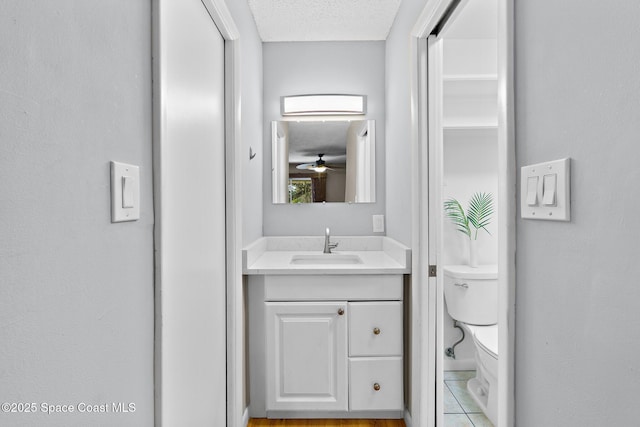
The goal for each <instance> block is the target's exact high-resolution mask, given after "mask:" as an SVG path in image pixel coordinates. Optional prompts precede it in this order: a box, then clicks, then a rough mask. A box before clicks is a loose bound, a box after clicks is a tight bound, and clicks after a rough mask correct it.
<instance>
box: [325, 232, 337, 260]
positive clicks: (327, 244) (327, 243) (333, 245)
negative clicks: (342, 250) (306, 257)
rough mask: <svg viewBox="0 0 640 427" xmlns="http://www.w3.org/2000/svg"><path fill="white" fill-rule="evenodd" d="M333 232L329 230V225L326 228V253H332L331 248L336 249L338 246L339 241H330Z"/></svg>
mask: <svg viewBox="0 0 640 427" xmlns="http://www.w3.org/2000/svg"><path fill="white" fill-rule="evenodd" d="M330 234H331V232H330V231H329V227H327V229H326V230H324V251H323V252H324V253H325V254H330V253H331V249H335V248H337V247H338V244H337V243H329V239H330V238H331V237H330Z"/></svg>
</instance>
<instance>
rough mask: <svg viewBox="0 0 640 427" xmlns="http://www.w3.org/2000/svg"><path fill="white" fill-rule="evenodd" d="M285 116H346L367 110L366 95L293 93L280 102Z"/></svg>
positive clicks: (360, 113) (363, 112)
mask: <svg viewBox="0 0 640 427" xmlns="http://www.w3.org/2000/svg"><path fill="white" fill-rule="evenodd" d="M280 111H281V113H282V115H283V116H344V115H362V114H365V113H366V112H367V97H366V96H365V95H293V96H283V97H281V102H280Z"/></svg>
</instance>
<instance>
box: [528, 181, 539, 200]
mask: <svg viewBox="0 0 640 427" xmlns="http://www.w3.org/2000/svg"><path fill="white" fill-rule="evenodd" d="M537 204H538V177H537V176H530V177H529V179H528V180H527V205H529V206H536V205H537Z"/></svg>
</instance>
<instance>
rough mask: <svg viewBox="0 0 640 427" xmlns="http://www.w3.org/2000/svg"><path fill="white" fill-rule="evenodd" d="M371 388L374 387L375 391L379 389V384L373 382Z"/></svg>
mask: <svg viewBox="0 0 640 427" xmlns="http://www.w3.org/2000/svg"><path fill="white" fill-rule="evenodd" d="M373 389H374V390H375V391H380V384H378V383H375V384H374V385H373Z"/></svg>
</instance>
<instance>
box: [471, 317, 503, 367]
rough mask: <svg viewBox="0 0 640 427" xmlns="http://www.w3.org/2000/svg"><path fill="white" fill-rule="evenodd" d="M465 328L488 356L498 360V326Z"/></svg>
mask: <svg viewBox="0 0 640 427" xmlns="http://www.w3.org/2000/svg"><path fill="white" fill-rule="evenodd" d="M467 328H468V329H469V332H471V335H473V340H474V341H475V342H476V343H477V344H478V346H479V347H480V348H482V349H483V350H484V351H485V352H486V353H487V354H488V355H489V356H491V357H493V358H494V359H498V325H489V326H476V325H467Z"/></svg>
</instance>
